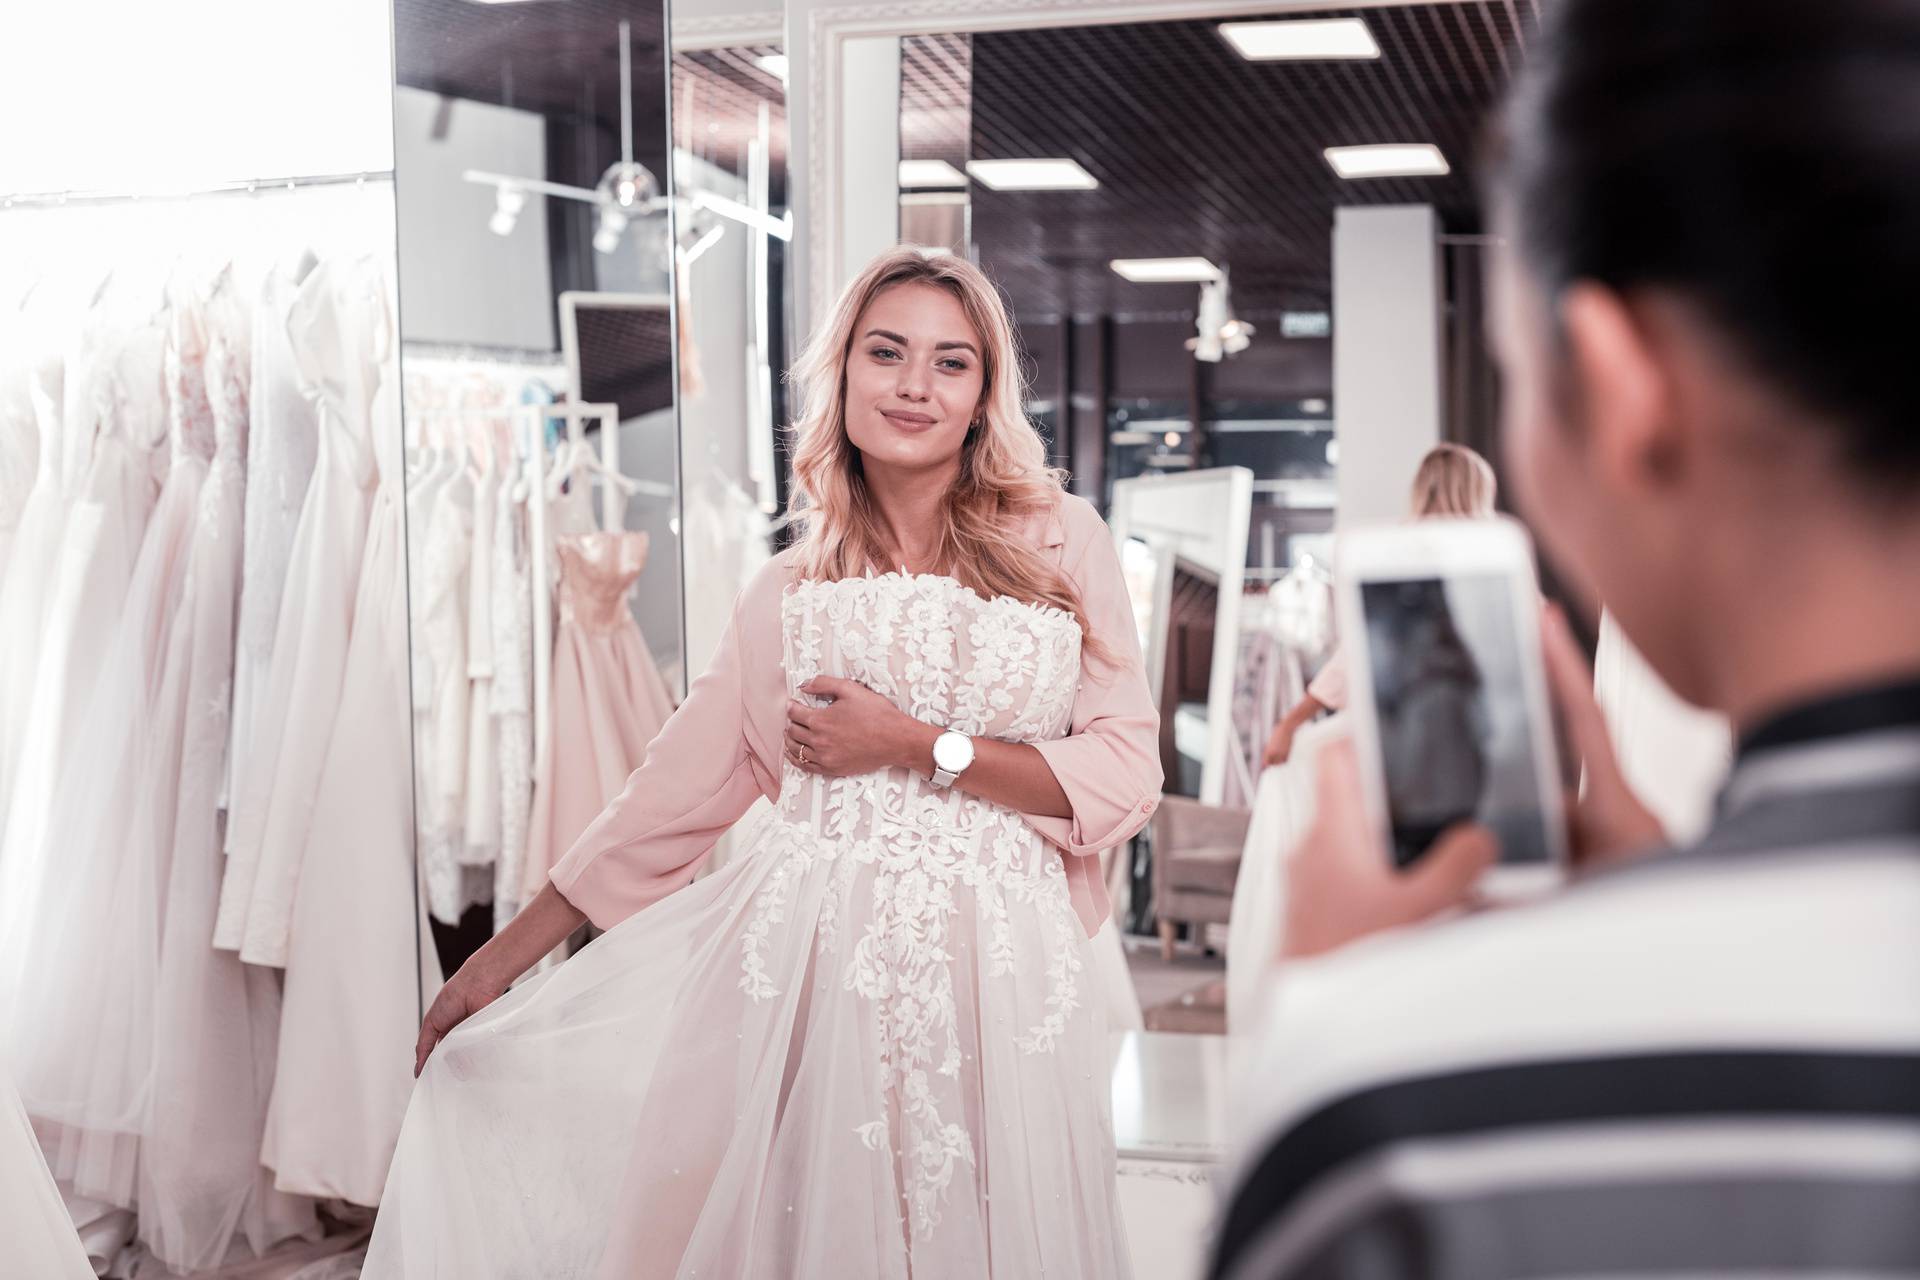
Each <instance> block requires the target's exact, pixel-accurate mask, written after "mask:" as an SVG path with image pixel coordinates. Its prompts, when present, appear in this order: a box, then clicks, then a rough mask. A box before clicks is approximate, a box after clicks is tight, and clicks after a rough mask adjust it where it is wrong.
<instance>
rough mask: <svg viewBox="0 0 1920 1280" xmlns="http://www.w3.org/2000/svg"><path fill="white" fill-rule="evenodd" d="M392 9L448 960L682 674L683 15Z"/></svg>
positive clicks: (422, 0)
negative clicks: (676, 30) (675, 159)
mask: <svg viewBox="0 0 1920 1280" xmlns="http://www.w3.org/2000/svg"><path fill="white" fill-rule="evenodd" d="M394 24H395V67H396V76H397V81H398V83H397V85H396V88H395V91H394V113H395V139H396V143H395V157H394V167H395V188H396V193H397V199H398V209H399V241H400V282H401V300H402V305H401V314H400V337H401V355H402V361H403V365H404V376H405V384H406V398H405V422H406V442H407V516H408V528H409V544H408V545H409V552H410V581H411V591H410V598H409V619H410V624H411V634H412V668H413V670H412V690H413V693H412V707H413V769H414V776H415V780H416V816H417V823H418V828H419V859H420V867H421V876H420V879H421V885H422V897H423V906H424V909H425V912H426V914H427V917H428V919H429V921H430V926H431V931H432V936H433V939H434V942H435V946H436V950H437V954H438V957H439V961H440V964H441V967H442V969H443V971H444V972H446V973H451V972H453V971H454V970H455V969H457V968H458V967H459V965H460V964H461V963H463V962H464V961H465V959H466V958H467V956H468V955H470V954H471V953H472V952H473V951H474V950H475V949H476V948H477V947H478V946H479V945H480V944H481V943H483V942H484V941H485V940H486V939H487V938H488V937H490V936H492V935H493V933H495V932H496V931H497V930H498V929H499V928H501V927H503V926H504V925H505V924H506V923H507V922H508V921H509V920H511V919H512V918H513V917H514V915H515V914H516V913H517V912H518V911H519V910H520V908H521V907H522V906H523V905H524V904H525V903H526V902H527V901H528V900H529V899H530V898H532V897H533V896H534V895H535V894H536V893H537V892H538V891H539V889H540V888H541V887H542V886H543V885H544V884H545V883H546V875H547V872H548V870H549V869H550V868H551V867H552V865H553V863H554V862H555V861H556V860H557V859H558V858H559V857H560V855H561V854H562V853H564V852H565V851H566V849H567V848H568V847H569V846H570V845H571V844H572V843H573V841H574V840H575V839H576V838H577V837H578V836H579V834H580V832H581V831H582V830H584V829H585V827H586V825H587V823H588V822H590V821H591V820H592V819H593V817H594V816H595V815H596V814H597V813H598V812H599V811H600V809H601V808H602V807H603V806H604V805H605V804H606V802H607V801H608V800H609V799H611V798H612V796H613V794H614V793H615V792H617V791H618V789H619V787H620V785H621V783H622V782H624V780H625V778H626V776H627V774H628V773H629V772H631V771H632V770H633V769H634V768H636V767H637V766H638V765H639V763H640V761H641V760H642V759H643V758H644V756H645V752H646V747H647V744H648V743H649V742H650V741H651V740H652V739H653V736H654V735H655V734H656V733H657V732H658V731H659V729H660V726H661V725H662V724H663V723H664V722H665V720H666V717H667V716H668V715H670V714H671V713H672V710H673V707H674V705H675V704H676V703H677V701H678V700H679V698H680V697H681V696H682V694H683V693H684V690H685V675H686V672H685V649H684V639H683V636H684V617H683V606H682V594H683V593H682V585H681V582H682V580H681V575H680V566H681V551H680V542H681V523H680V463H679V456H678V448H677V445H678V435H677V431H676V429H675V417H674V380H675V377H676V369H677V365H678V361H677V358H676V350H675V348H676V340H675V327H674V301H673V292H674V258H675V239H674V237H675V216H674V206H673V193H672V191H671V189H670V188H671V182H672V173H671V171H670V164H669V150H670V148H669V138H668V130H667V115H666V104H667V92H666V91H667V51H666V28H665V17H664V13H663V10H662V8H661V7H660V6H659V5H657V4H655V5H652V6H648V5H645V4H628V3H612V4H595V5H590V6H580V5H570V4H545V3H539V4H523V5H469V4H461V5H446V4H439V3H432V2H431V0H399V3H398V4H396V6H395V12H394ZM563 954H564V950H563V951H561V952H557V953H556V955H555V957H554V958H555V959H556V960H557V959H558V958H560V956H561V955H563Z"/></svg>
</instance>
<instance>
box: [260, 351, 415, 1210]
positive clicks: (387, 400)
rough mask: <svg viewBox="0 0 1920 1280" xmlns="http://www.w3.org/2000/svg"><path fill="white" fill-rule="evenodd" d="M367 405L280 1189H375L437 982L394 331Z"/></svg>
mask: <svg viewBox="0 0 1920 1280" xmlns="http://www.w3.org/2000/svg"><path fill="white" fill-rule="evenodd" d="M376 319H378V320H381V321H383V323H382V324H381V325H380V326H379V327H377V328H376V329H375V331H374V332H373V333H371V334H369V335H368V336H367V341H369V342H370V343H372V344H373V345H372V348H371V350H370V351H369V352H368V353H367V355H366V356H365V357H358V356H357V358H364V359H366V360H368V361H369V362H370V363H374V364H376V365H378V366H379V367H380V368H382V369H383V370H384V376H383V377H382V380H381V383H380V389H379V393H378V395H377V397H376V399H375V400H374V406H373V411H372V414H371V422H372V433H373V434H372V439H373V443H374V449H375V455H376V459H377V465H378V467H379V471H380V482H379V486H378V487H377V488H376V490H375V491H374V500H373V515H372V519H371V521H370V522H369V525H368V530H367V546H366V557H365V561H364V563H363V565H362V567H361V572H360V577H359V598H358V600H357V601H356V602H355V605H354V626H353V636H352V639H351V640H350V641H349V644H348V650H347V664H346V672H345V677H344V680H343V683H342V686H341V692H340V710H339V717H338V719H337V720H336V722H335V724H334V727H333V733H332V735H331V740H330V742H329V745H328V749H327V755H326V761H325V764H324V766H323V768H322V770H321V773H320V780H319V791H318V794H317V796H316V801H315V806H314V819H313V827H312V831H311V832H310V834H309V836H308V842H307V849H306V853H305V856H304V858H303V859H302V860H301V871H300V881H299V887H298V891H297V893H296V894H295V898H294V906H293V919H292V928H291V932H290V943H291V945H290V950H289V952H288V957H287V966H286V968H287V973H286V1001H285V1005H284V1007H283V1010H282V1020H281V1027H280V1051H279V1066H278V1070H277V1071H276V1072H275V1073H274V1076H273V1081H274V1084H273V1102H272V1108H271V1111H270V1112H269V1114H268V1120H267V1132H266V1141H265V1146H264V1148H263V1152H262V1158H263V1159H264V1160H265V1161H266V1163H267V1164H268V1165H270V1166H272V1168H273V1169H274V1171H275V1181H276V1184H277V1185H278V1186H280V1187H281V1188H283V1189H288V1190H295V1191H300V1192H303V1193H306V1194H310V1195H316V1196H325V1197H330V1198H338V1199H342V1200H348V1201H352V1202H354V1203H356V1204H362V1205H372V1204H375V1203H377V1202H378V1200H379V1195H380V1187H381V1184H382V1183H383V1182H384V1180H385V1177H386V1169H387V1164H388V1162H389V1160H391V1158H392V1156H393V1146H394V1142H395V1141H396V1140H397V1138H398V1137H399V1133H400V1120H401V1117H402V1116H403V1115H404V1114H405V1112H406V1105H407V1095H408V1093H409V1091H410V1090H411V1088H412V1085H413V1072H412V1069H413V1061H412V1056H411V1053H410V1052H409V1046H410V1045H411V1044H412V1043H413V1039H414V1036H415V1034H416V1033H417V1031H418V1030H419V1025H420V1018H421V1016H422V1014H423V1012H424V1010H425V1008H426V1004H427V1002H428V1001H430V1000H432V998H433V997H434V995H436V994H437V993H438V991H439V988H440V962H439V960H438V959H437V957H436V956H435V954H434V949H433V943H432V938H431V935H430V934H429V932H428V930H427V927H426V922H425V919H424V917H423V916H422V914H421V911H420V906H419V902H420V900H419V896H418V894H417V892H416V888H415V865H414V840H413V834H414V833H413V789H412V773H411V765H410V761H409V740H410V733H411V717H410V715H409V713H408V703H407V666H406V662H407V576H406V552H405V545H404V544H405V537H406V528H405V520H404V511H405V503H406V498H405V494H404V482H403V477H402V462H401V457H400V453H401V444H400V420H399V415H398V405H397V400H396V394H395V388H394V382H393V378H394V374H395V372H396V371H397V364H398V362H397V360H395V359H394V358H393V352H392V346H391V343H392V328H391V323H390V322H385V317H384V316H383V315H376Z"/></svg>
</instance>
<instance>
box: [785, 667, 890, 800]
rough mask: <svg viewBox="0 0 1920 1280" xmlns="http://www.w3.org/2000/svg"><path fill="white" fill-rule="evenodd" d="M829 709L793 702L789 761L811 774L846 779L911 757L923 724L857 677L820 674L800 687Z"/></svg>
mask: <svg viewBox="0 0 1920 1280" xmlns="http://www.w3.org/2000/svg"><path fill="white" fill-rule="evenodd" d="M800 692H802V693H804V694H807V695H808V696H810V697H815V698H831V699H832V701H831V702H829V703H828V704H827V705H826V706H824V707H810V706H808V705H807V704H806V703H804V702H788V703H787V732H786V741H785V744H784V745H785V749H786V753H787V759H788V760H789V761H790V762H791V763H793V764H794V765H795V766H796V767H798V768H800V769H804V770H805V771H806V772H808V773H817V774H819V775H821V776H822V777H827V778H845V777H851V776H853V775H855V774H861V773H872V772H873V771H874V770H876V769H884V768H887V767H888V766H890V765H898V764H901V763H903V762H904V761H905V759H906V757H907V753H908V751H909V743H908V741H907V736H908V734H909V733H910V732H911V731H912V730H913V729H914V728H916V727H919V724H920V722H919V721H917V720H915V719H914V718H913V717H912V716H910V715H908V714H907V713H906V712H904V711H902V710H900V708H898V707H896V706H894V705H893V703H891V702H889V701H887V699H886V698H885V697H883V696H881V695H880V694H878V693H875V692H874V691H873V690H871V689H869V688H867V686H865V685H863V684H861V683H860V682H859V681H857V680H843V679H841V678H840V677H838V676H815V677H814V678H813V679H811V680H809V681H807V682H806V683H805V684H803V685H801V686H800Z"/></svg>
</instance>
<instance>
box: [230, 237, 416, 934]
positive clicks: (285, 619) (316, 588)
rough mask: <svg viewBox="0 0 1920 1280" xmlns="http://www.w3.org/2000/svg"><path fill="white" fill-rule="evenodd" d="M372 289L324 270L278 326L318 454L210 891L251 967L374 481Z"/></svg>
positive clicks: (282, 865)
mask: <svg viewBox="0 0 1920 1280" xmlns="http://www.w3.org/2000/svg"><path fill="white" fill-rule="evenodd" d="M380 288H381V285H380V282H379V276H378V275H377V273H376V272H375V271H374V270H373V269H372V268H371V266H370V264H368V263H365V262H353V263H340V264H336V263H332V262H324V263H321V264H320V265H319V266H318V267H316V268H314V270H313V273H312V274H311V275H309V276H308V277H307V281H306V283H305V284H304V285H302V286H301V289H300V296H299V298H297V299H296V300H295V302H294V305H293V310H292V312H291V313H290V314H289V315H288V317H287V333H288V337H289V339H290V340H291V341H292V343H293V354H294V360H295V362H296V365H297V367H298V369H299V373H300V379H301V385H302V386H304V387H305V388H306V390H307V394H308V396H309V397H310V398H311V399H312V400H313V402H314V404H315V406H316V408H317V409H318V412H319V420H320V452H319V457H318V460H317V461H316V463H315V464H314V473H313V486H312V488H311V490H310V491H309V493H308V495H307V502H306V506H305V507H304V508H303V509H302V511H301V512H300V525H299V528H298V529H297V530H296V531H295V532H294V538H293V551H292V554H291V559H290V561H289V568H288V572H287V583H286V592H285V595H284V597H283V599H282V601H281V608H280V625H279V630H278V632H277V633H276V634H275V636H274V641H273V674H272V677H271V680H270V682H269V684H268V690H269V692H268V694H267V702H266V704H265V706H263V707H262V708H261V716H260V719H259V721H258V723H257V725H256V735H255V738H254V741H253V743H252V744H251V747H250V748H249V749H250V750H251V751H252V752H253V761H252V762H251V764H250V766H249V767H248V769H247V770H246V774H245V778H244V780H243V783H242V785H241V789H240V791H239V792H238V794H237V795H236V796H235V799H234V812H233V824H234V829H233V831H232V833H231V839H230V841H229V845H228V852H229V858H228V863H227V875H226V880H225V883H224V884H223V885H222V886H221V895H220V913H221V920H220V924H221V925H222V926H226V927H223V928H219V929H217V931H216V933H215V942H216V943H217V944H219V945H223V946H231V945H233V943H234V942H235V941H236V940H237V942H238V944H239V949H240V958H241V959H243V960H245V961H246V962H247V963H249V964H262V965H269V966H272V967H275V968H281V967H284V966H285V965H286V962H287V929H288V924H289V922H290V920H291V918H292V914H293V896H294V890H295V886H296V884H297V882H298V880H299V876H300V860H301V857H302V855H303V854H304V853H305V851H306V848H307V836H308V832H309V829H310V827H311V824H312V820H313V809H314V794H315V791H316V790H317V788H318V785H319V781H320V769H321V766H322V765H323V764H324V762H325V759H326V751H327V740H328V737H329V736H330V734H331V731H332V728H333V722H334V717H335V713H336V712H337V710H338V708H339V698H340V688H341V680H342V678H343V676H344V672H345V667H346V658H347V641H348V637H349V635H350V634H351V632H352V628H353V605H354V598H355V594H356V588H357V585H358V581H359V577H360V564H361V560H362V557H363V555H364V553H365V545H366V537H367V519H368V515H369V512H370V508H371V503H372V498H373V486H374V482H375V480H376V478H377V477H376V474H375V467H374V460H373V450H372V445H371V441H370V439H369V426H368V422H367V412H368V407H369V405H370V404H371V401H372V398H371V391H372V388H373V385H374V383H373V379H374V378H375V377H377V372H376V370H374V369H373V368H372V367H371V366H370V364H369V363H368V360H367V358H366V354H365V353H366V347H365V346H364V344H363V343H361V342H359V341H357V340H356V334H357V332H358V330H359V328H360V327H361V326H365V325H367V324H369V323H371V322H372V321H371V309H372V307H373V305H374V303H375V300H376V298H377V297H378V293H379V290H380ZM236 922H237V928H236ZM236 932H237V934H238V937H237V939H236V937H235V934H236Z"/></svg>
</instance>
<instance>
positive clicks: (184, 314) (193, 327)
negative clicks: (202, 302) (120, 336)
mask: <svg viewBox="0 0 1920 1280" xmlns="http://www.w3.org/2000/svg"><path fill="white" fill-rule="evenodd" d="M166 377H167V441H168V443H169V444H170V445H171V446H172V449H173V458H174V460H175V461H178V460H180V459H182V458H199V459H202V460H203V461H204V460H206V459H209V458H212V457H213V437H214V420H213V404H212V402H211V401H210V400H209V399H208V398H207V331H206V315H205V313H204V312H202V311H201V309H200V308H199V306H198V305H197V304H194V303H187V302H183V303H178V304H176V305H175V306H174V308H173V313H172V315H171V316H170V317H169V319H168V324H167V353H166Z"/></svg>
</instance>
